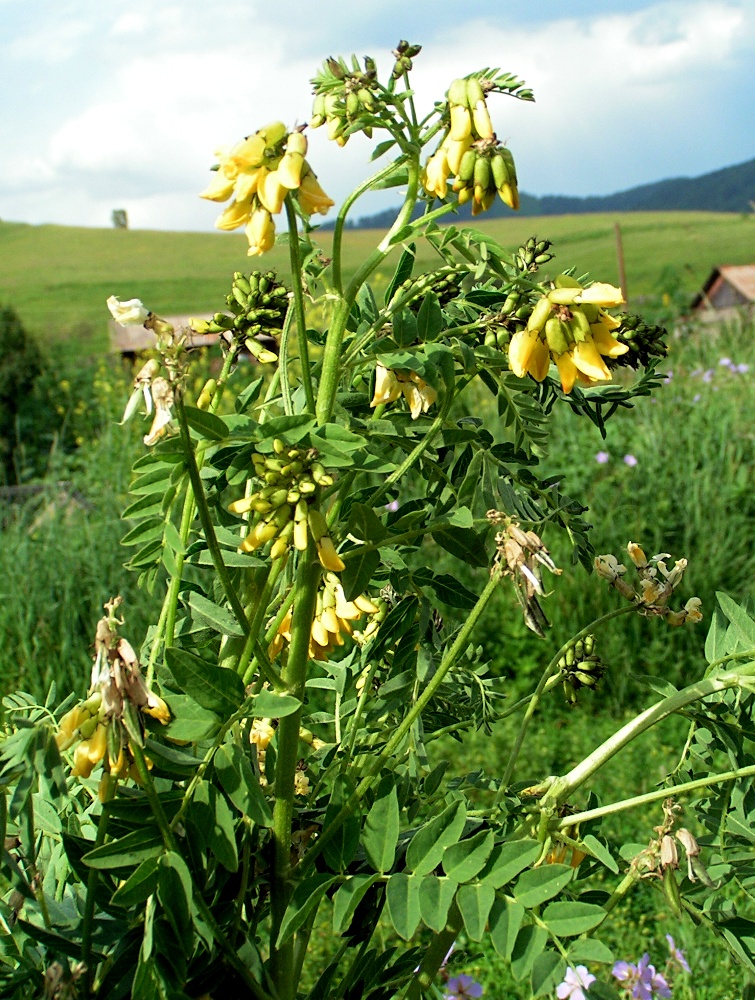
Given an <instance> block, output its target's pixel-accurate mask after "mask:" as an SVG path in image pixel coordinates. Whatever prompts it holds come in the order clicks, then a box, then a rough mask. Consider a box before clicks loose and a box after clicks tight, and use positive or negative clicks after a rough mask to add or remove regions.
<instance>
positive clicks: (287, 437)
mask: <svg viewBox="0 0 755 1000" xmlns="http://www.w3.org/2000/svg"><path fill="white" fill-rule="evenodd" d="M316 423H317V421H316V420H315V418H314V417H313V416H310V414H309V413H294V414H291V416H286V417H273V418H272V420H267V421H266V422H265V423H264V424H260V426H259V431H258V433H259V439H260V441H265V440H269V439H270V438H276V437H279V438H282V439H283V440H284V441H285V442H286V444H298V443H299V441H301V439H302V438H303V437H306V435H307V434H309V432H310V431H311V430H312V428H313V427H314V426H315V424H316Z"/></svg>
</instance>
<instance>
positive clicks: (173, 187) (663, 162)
mask: <svg viewBox="0 0 755 1000" xmlns="http://www.w3.org/2000/svg"><path fill="white" fill-rule="evenodd" d="M401 37H403V38H408V39H410V40H411V41H416V42H421V43H422V44H423V45H424V49H423V52H422V54H421V55H420V56H419V57H418V59H417V60H416V72H415V75H414V85H415V87H416V90H417V96H418V100H419V101H420V102H422V103H423V104H426V105H429V104H431V103H432V101H433V100H434V99H436V98H438V97H440V96H441V95H442V94H443V92H444V91H445V89H446V87H447V86H448V83H449V82H450V80H451V79H452V78H453V77H454V76H459V75H463V74H465V73H468V72H471V71H472V70H474V69H476V68H478V67H480V66H486V65H488V66H489V65H493V66H501V67H502V68H504V69H506V70H510V71H512V72H515V73H517V74H518V75H519V76H521V77H523V78H524V79H525V80H526V81H527V83H528V85H530V86H531V87H532V89H533V90H534V92H535V96H536V99H537V103H536V104H535V105H528V104H520V103H518V102H514V101H511V100H508V99H505V98H500V97H499V98H497V99H495V101H494V103H493V105H492V108H491V110H492V113H493V119H494V124H495V127H496V130H497V132H498V134H499V136H501V137H505V138H506V139H507V141H508V142H509V144H510V146H511V149H512V151H513V153H514V156H515V158H516V161H517V165H518V169H519V175H520V183H521V186H522V188H523V189H524V190H526V191H529V192H531V193H534V194H577V195H580V194H605V193H609V192H612V191H616V190H621V189H623V188H626V187H631V186H634V185H636V184H642V183H645V182H649V181H654V180H659V179H661V178H664V177H669V176H680V175H687V176H694V175H697V174H701V173H705V172H706V171H709V170H715V169H717V168H719V167H723V166H727V165H729V164H732V163H738V162H742V161H744V160H748V159H750V158H752V157H753V156H755V101H753V97H752V95H753V94H754V93H755V0H686V2H677V0H663V2H648V0H616V2H611V0H606V2H603V3H598V2H595V0H592V2H590V0H571V2H566V0H565V2H559V0H529V2H528V3H526V4H521V3H517V4H515V3H513V2H511V0H498V2H487V0H478V2H476V3H474V4H469V3H466V2H459V0H455V2H453V3H451V2H449V0H435V2H434V3H433V4H425V3H413V4H411V3H407V2H406V0H372V2H371V3H370V4H365V3H361V2H359V0H349V2H344V0H331V2H330V3H329V4H328V5H327V8H326V7H325V5H324V4H320V3H317V2H314V0H307V2H305V0H293V2H286V0H280V2H278V3H270V2H269V0H268V2H265V3H262V2H260V0H228V2H223V3H208V2H207V0H172V2H171V0H108V3H106V4H102V3H99V2H94V0H58V2H56V3H55V4H53V3H50V2H49V0H0V134H2V136H3V149H2V154H0V218H3V219H8V220H18V221H25V222H31V223H40V222H58V223H64V224H70V225H94V226H97V225H101V226H107V225H109V224H110V212H111V210H112V209H113V208H116V207H118V208H121V207H123V208H126V209H127V210H128V212H129V217H130V220H131V224H132V226H134V227H135V228H152V229H195V230H202V229H208V228H211V226H212V223H213V220H214V217H215V214H216V212H215V207H214V206H212V205H209V204H207V203H206V202H202V201H200V200H199V199H198V198H197V197H196V193H197V192H198V191H199V190H201V189H202V188H203V187H204V185H205V183H206V181H207V178H208V168H209V167H210V165H211V164H212V162H213V152H214V150H215V149H216V148H218V147H220V146H223V145H226V144H228V143H231V142H233V141H235V140H236V139H237V138H240V137H241V136H242V135H244V134H246V133H248V132H250V131H253V130H254V129H255V128H256V127H258V126H260V125H263V124H264V123H266V122H267V121H269V120H270V119H272V118H282V119H284V120H286V121H287V122H289V123H290V124H293V123H295V122H297V121H302V120H304V119H306V117H307V115H308V113H309V107H310V100H311V99H310V93H309V86H308V80H309V77H310V76H311V75H312V73H313V72H314V71H315V70H316V68H317V67H318V65H319V64H320V63H321V62H322V60H323V58H324V57H325V56H327V55H329V54H338V53H345V54H348V53H350V52H352V51H355V52H357V53H358V54H360V55H362V54H364V53H367V52H369V53H371V54H374V55H375V56H376V58H377V60H378V65H379V66H380V67H382V68H383V69H387V68H388V67H389V66H390V64H391V62H392V59H391V56H390V49H391V48H392V47H393V46H394V45H395V44H396V42H397V41H398V39H399V38H401ZM367 153H368V149H367V146H366V144H365V143H360V142H359V141H358V140H357V141H351V142H350V143H349V145H348V146H347V147H346V148H345V149H344V150H340V149H338V148H337V147H335V146H334V145H333V144H331V143H328V141H327V139H326V138H325V136H324V134H323V130H320V131H319V132H316V133H313V134H312V136H311V147H310V159H311V161H312V163H313V165H314V167H315V170H316V171H317V173H318V174H319V176H320V180H321V182H322V184H323V186H324V187H325V188H326V190H328V192H329V193H331V194H332V195H333V196H334V197H335V198H336V199H339V198H342V197H343V196H344V194H345V193H346V192H347V191H348V190H349V188H350V187H351V186H352V185H353V184H354V183H356V182H357V181H358V180H359V179H360V177H362V176H363V172H364V170H365V167H366V161H367ZM395 200H396V194H395V192H388V193H382V194H380V195H375V196H373V198H372V200H371V201H370V200H366V201H365V202H363V203H362V205H363V208H362V211H363V212H369V211H373V210H377V209H379V208H382V207H384V206H385V205H387V204H392V203H393V202H394V201H395Z"/></svg>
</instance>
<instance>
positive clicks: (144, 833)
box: [81, 827, 165, 871]
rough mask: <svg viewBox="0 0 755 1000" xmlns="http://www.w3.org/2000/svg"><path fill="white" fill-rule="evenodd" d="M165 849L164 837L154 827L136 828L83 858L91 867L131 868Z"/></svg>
mask: <svg viewBox="0 0 755 1000" xmlns="http://www.w3.org/2000/svg"><path fill="white" fill-rule="evenodd" d="M164 850H165V848H164V846H163V841H162V837H161V836H160V833H159V831H158V830H156V829H155V828H154V827H148V828H147V829H146V830H134V831H133V833H127V834H126V836H125V837H119V838H118V839H117V840H111V841H110V843H109V844H103V845H102V846H101V847H95V849H94V850H93V851H89V853H88V854H85V855H84V857H83V858H82V859H81V860H82V861H83V862H84V864H85V865H87V866H88V867H89V868H97V869H105V870H108V871H109V870H110V869H111V868H130V867H131V866H132V865H138V864H139V863H140V862H142V861H145V860H146V859H147V858H156V857H157V856H158V855H159V854H162V853H163V851H164Z"/></svg>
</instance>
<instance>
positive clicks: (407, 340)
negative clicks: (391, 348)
mask: <svg viewBox="0 0 755 1000" xmlns="http://www.w3.org/2000/svg"><path fill="white" fill-rule="evenodd" d="M393 339H394V340H395V342H396V343H397V344H398V346H399V347H409V346H410V345H411V344H413V343H414V342H415V341H416V340H417V339H418V333H417V319H416V317H415V315H414V313H413V312H412V311H411V309H401V310H399V312H396V313H394V314H393Z"/></svg>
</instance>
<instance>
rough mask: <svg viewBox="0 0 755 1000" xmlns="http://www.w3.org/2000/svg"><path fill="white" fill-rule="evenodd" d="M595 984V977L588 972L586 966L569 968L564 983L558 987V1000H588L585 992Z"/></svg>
mask: <svg viewBox="0 0 755 1000" xmlns="http://www.w3.org/2000/svg"><path fill="white" fill-rule="evenodd" d="M594 982H595V976H593V975H592V974H591V973H589V972H588V971H587V967H586V966H584V965H578V966H577V967H576V968H572V967H571V966H569V967H568V968H567V970H566V975H565V976H564V981H563V982H562V983H561V984H560V985H559V986H557V987H556V996H557V997H558V1000H586V995H585V990H588V989H589V988H590V983H594Z"/></svg>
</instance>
